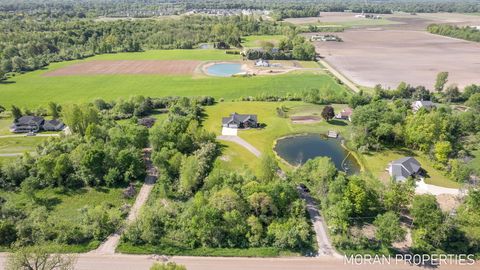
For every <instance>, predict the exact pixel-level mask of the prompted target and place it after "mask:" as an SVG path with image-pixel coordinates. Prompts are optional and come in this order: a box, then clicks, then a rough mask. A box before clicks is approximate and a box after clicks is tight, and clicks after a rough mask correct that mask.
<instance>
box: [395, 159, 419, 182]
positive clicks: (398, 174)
mask: <svg viewBox="0 0 480 270" xmlns="http://www.w3.org/2000/svg"><path fill="white" fill-rule="evenodd" d="M387 170H388V173H389V174H390V176H391V177H392V178H393V179H394V180H395V181H399V182H404V181H406V180H407V179H408V178H409V177H417V176H418V175H419V174H420V173H421V171H422V166H421V165H420V163H419V162H418V161H417V160H416V159H415V158H413V157H404V158H400V159H397V160H394V161H392V162H390V164H389V165H388V169H387Z"/></svg>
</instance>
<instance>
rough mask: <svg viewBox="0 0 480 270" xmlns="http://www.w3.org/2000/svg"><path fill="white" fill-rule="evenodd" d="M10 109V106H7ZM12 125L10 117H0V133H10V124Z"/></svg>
mask: <svg viewBox="0 0 480 270" xmlns="http://www.w3.org/2000/svg"><path fill="white" fill-rule="evenodd" d="M8 109H10V108H8ZM11 125H12V118H10V117H0V135H8V134H12V133H11V132H10V126H11Z"/></svg>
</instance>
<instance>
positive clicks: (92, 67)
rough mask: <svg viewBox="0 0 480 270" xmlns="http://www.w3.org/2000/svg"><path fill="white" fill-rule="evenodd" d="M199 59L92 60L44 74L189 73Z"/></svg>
mask: <svg viewBox="0 0 480 270" xmlns="http://www.w3.org/2000/svg"><path fill="white" fill-rule="evenodd" d="M200 63H201V61H190V60H93V61H87V62H82V63H78V64H73V65H70V66H66V67H63V68H59V69H56V70H53V71H50V72H47V73H45V74H44V76H68V75H106V74H107V75H113V74H151V75H156V74H158V75H191V74H193V72H194V71H195V68H196V67H197V66H198V65H200Z"/></svg>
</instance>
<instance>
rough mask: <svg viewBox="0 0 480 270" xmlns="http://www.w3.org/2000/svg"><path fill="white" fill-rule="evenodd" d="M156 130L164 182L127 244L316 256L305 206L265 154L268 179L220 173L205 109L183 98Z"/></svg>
mask: <svg viewBox="0 0 480 270" xmlns="http://www.w3.org/2000/svg"><path fill="white" fill-rule="evenodd" d="M169 111H170V112H169V114H168V118H167V119H166V120H165V121H163V122H161V123H159V124H157V125H155V126H154V127H153V128H152V129H151V132H150V141H151V143H152V146H153V149H154V154H153V161H154V164H155V165H156V167H157V168H158V169H159V172H160V178H159V180H158V182H157V184H156V186H155V190H154V194H153V196H152V197H151V198H150V200H149V204H148V206H147V207H146V209H145V210H144V211H143V212H142V215H141V216H140V219H139V220H138V221H137V222H135V223H134V224H132V225H131V226H129V228H128V230H127V232H126V233H125V234H124V237H123V241H124V242H126V243H127V244H130V245H133V246H139V245H147V246H153V247H156V248H158V249H160V250H162V248H169V249H168V250H169V252H178V251H181V250H184V251H185V250H191V249H195V248H256V247H272V246H273V247H276V248H278V249H281V250H285V249H286V250H295V251H302V252H307V251H311V244H312V243H311V240H312V238H311V234H312V231H311V228H310V225H309V224H308V222H307V219H306V216H305V215H306V212H305V203H304V202H303V201H302V200H301V199H300V198H299V197H298V194H297V191H296V190H295V187H294V185H293V184H291V183H288V182H285V181H282V180H281V179H279V178H278V176H277V170H278V165H277V164H276V161H275V160H274V159H273V158H272V157H270V156H265V157H263V160H262V164H263V166H262V170H261V171H262V173H261V174H260V176H259V177H258V178H257V177H255V176H254V175H252V174H250V173H248V174H240V173H236V172H229V171H224V170H222V169H215V170H213V171H212V168H213V162H214V161H215V159H216V158H217V156H218V154H219V153H220V152H219V150H220V149H219V145H218V144H217V142H216V141H215V136H214V134H211V133H208V132H207V131H205V130H204V129H203V128H202V127H201V125H200V123H201V120H202V117H201V116H202V108H201V107H199V104H198V103H197V102H195V101H192V100H189V99H186V98H182V99H179V100H178V101H177V102H176V103H175V104H174V105H173V106H172V107H170V110H169Z"/></svg>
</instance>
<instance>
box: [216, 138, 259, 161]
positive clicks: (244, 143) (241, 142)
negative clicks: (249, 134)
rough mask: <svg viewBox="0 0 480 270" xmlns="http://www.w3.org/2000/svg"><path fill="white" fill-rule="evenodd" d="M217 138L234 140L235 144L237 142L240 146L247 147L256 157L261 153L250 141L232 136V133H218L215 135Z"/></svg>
mask: <svg viewBox="0 0 480 270" xmlns="http://www.w3.org/2000/svg"><path fill="white" fill-rule="evenodd" d="M217 139H218V140H223V141H230V142H234V143H236V144H239V145H241V146H243V147H244V148H245V149H247V150H248V151H250V152H251V153H252V154H254V155H255V156H256V157H260V156H261V155H262V153H261V152H260V151H259V150H258V149H257V148H255V146H253V145H251V144H250V143H248V142H247V141H245V140H244V139H242V138H240V137H238V136H232V135H220V136H218V137H217Z"/></svg>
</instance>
